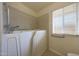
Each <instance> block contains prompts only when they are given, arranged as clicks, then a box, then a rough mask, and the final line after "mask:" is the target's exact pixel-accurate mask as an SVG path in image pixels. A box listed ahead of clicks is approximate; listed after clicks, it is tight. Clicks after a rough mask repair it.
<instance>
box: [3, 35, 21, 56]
mask: <svg viewBox="0 0 79 59" xmlns="http://www.w3.org/2000/svg"><path fill="white" fill-rule="evenodd" d="M2 43H3V44H2V49H3V50H2V55H5V56H19V55H20V46H19V36H18V35H17V34H7V35H5V36H4V39H3V41H2Z"/></svg>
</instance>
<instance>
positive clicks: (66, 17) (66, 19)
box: [52, 4, 79, 35]
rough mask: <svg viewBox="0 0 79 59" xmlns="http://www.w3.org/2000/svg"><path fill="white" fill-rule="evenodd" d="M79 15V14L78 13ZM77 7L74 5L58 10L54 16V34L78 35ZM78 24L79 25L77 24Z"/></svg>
mask: <svg viewBox="0 0 79 59" xmlns="http://www.w3.org/2000/svg"><path fill="white" fill-rule="evenodd" d="M78 9H79V6H78ZM78 15H79V12H78ZM78 15H77V5H76V4H72V5H69V6H66V7H64V8H62V9H58V10H56V11H54V12H53V14H52V20H53V21H52V25H53V27H52V29H53V34H63V33H64V34H71V35H76V34H77V30H76V29H77V28H78V32H79V26H77V25H79V20H78V21H77V16H78ZM78 19H79V17H78ZM77 22H78V24H77Z"/></svg>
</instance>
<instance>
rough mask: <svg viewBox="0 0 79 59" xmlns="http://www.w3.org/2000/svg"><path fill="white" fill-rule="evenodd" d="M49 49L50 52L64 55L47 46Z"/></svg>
mask: <svg viewBox="0 0 79 59" xmlns="http://www.w3.org/2000/svg"><path fill="white" fill-rule="evenodd" d="M49 50H50V51H51V52H53V53H55V54H57V55H59V56H65V55H63V54H61V53H60V52H58V51H56V50H54V49H51V48H49Z"/></svg>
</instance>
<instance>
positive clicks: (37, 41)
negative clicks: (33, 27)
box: [32, 30, 47, 56]
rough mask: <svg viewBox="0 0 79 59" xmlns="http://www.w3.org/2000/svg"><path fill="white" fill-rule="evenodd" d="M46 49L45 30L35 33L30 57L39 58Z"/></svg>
mask: <svg viewBox="0 0 79 59" xmlns="http://www.w3.org/2000/svg"><path fill="white" fill-rule="evenodd" d="M46 49H47V35H46V31H45V30H40V31H36V32H35V35H34V38H33V45H32V55H35V56H41V55H42V54H43V53H44V52H45V50H46Z"/></svg>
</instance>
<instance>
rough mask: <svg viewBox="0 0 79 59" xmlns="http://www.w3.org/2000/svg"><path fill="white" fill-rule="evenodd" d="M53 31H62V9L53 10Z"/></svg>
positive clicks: (59, 32)
mask: <svg viewBox="0 0 79 59" xmlns="http://www.w3.org/2000/svg"><path fill="white" fill-rule="evenodd" d="M52 19H53V23H52V25H53V33H54V34H62V33H63V9H59V10H56V11H55V12H53V18H52Z"/></svg>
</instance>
